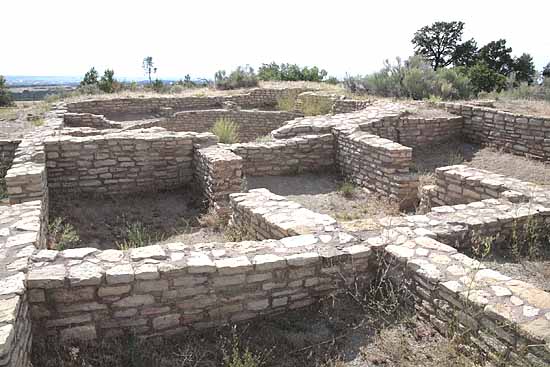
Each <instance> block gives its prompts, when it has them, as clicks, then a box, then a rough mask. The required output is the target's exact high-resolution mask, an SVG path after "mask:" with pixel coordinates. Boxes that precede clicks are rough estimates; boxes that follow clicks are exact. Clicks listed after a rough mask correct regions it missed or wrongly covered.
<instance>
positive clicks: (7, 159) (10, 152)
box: [0, 139, 21, 176]
mask: <svg viewBox="0 0 550 367" xmlns="http://www.w3.org/2000/svg"><path fill="white" fill-rule="evenodd" d="M19 143H21V139H7V140H0V174H1V175H2V176H5V174H6V171H7V170H8V169H9V168H10V167H11V165H12V163H13V158H14V157H15V151H16V150H17V147H18V146H19Z"/></svg>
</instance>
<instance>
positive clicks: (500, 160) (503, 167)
mask: <svg viewBox="0 0 550 367" xmlns="http://www.w3.org/2000/svg"><path fill="white" fill-rule="evenodd" d="M413 159H414V164H415V168H416V170H417V171H418V172H433V171H434V170H435V169H436V168H437V167H443V166H449V165H455V164H465V165H467V166H470V167H474V168H479V169H485V170H488V171H492V172H495V173H500V174H503V175H506V176H510V177H515V178H518V179H520V180H523V181H529V182H534V183H537V184H539V185H550V165H549V164H545V163H543V162H540V161H535V160H532V159H528V158H525V157H522V156H517V155H514V154H510V153H505V152H502V151H500V150H496V149H493V148H488V147H480V146H479V145H475V144H469V143H463V142H449V143H445V144H439V145H433V146H430V147H429V148H416V149H414V150H413Z"/></svg>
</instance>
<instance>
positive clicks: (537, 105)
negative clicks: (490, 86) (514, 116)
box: [494, 99, 550, 118]
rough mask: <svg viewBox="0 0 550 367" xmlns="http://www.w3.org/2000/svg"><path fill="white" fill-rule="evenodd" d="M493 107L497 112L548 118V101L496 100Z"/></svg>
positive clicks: (549, 115) (549, 104)
mask: <svg viewBox="0 0 550 367" xmlns="http://www.w3.org/2000/svg"><path fill="white" fill-rule="evenodd" d="M494 106H495V108H497V109H499V110H504V111H509V112H514V113H520V114H528V115H535V116H545V117H548V118H550V101H544V100H539V101H536V100H527V99H520V100H497V101H495V104H494Z"/></svg>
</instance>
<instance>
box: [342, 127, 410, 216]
mask: <svg viewBox="0 0 550 367" xmlns="http://www.w3.org/2000/svg"><path fill="white" fill-rule="evenodd" d="M334 131H335V134H336V162H337V165H338V168H339V170H340V172H341V173H342V175H343V176H344V177H345V178H347V179H348V180H350V181H352V182H353V183H355V184H357V185H359V186H362V187H366V188H369V189H371V190H373V191H375V192H377V193H380V194H383V195H387V196H388V197H390V198H393V199H395V200H397V201H398V202H399V203H400V206H401V207H402V208H410V207H412V206H414V205H415V204H416V201H417V198H416V196H417V187H418V177H417V176H416V175H415V174H413V173H411V171H410V169H411V167H412V149H411V148H409V147H405V146H403V145H401V144H398V143H395V142H393V141H391V140H388V139H384V138H380V137H379V136H376V135H372V134H368V133H366V132H363V131H360V130H344V129H338V128H335V129H334Z"/></svg>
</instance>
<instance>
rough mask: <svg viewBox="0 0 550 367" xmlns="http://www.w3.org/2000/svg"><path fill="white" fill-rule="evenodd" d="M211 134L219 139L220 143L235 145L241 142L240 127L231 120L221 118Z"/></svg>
mask: <svg viewBox="0 0 550 367" xmlns="http://www.w3.org/2000/svg"><path fill="white" fill-rule="evenodd" d="M211 132H212V133H213V134H214V135H216V136H217V137H218V139H219V140H220V143H223V144H235V143H238V142H239V126H238V125H237V124H236V123H235V122H234V121H233V120H231V119H228V118H224V117H222V118H219V119H217V120H216V123H215V124H214V127H213V128H212V130H211Z"/></svg>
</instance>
